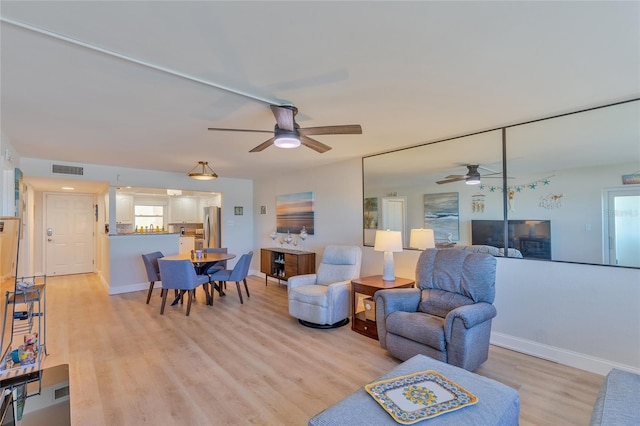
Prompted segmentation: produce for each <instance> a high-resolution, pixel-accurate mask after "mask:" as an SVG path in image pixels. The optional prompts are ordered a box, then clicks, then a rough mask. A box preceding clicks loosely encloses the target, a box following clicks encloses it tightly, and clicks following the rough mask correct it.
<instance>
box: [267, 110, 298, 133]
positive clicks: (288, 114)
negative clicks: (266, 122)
mask: <svg viewBox="0 0 640 426" xmlns="http://www.w3.org/2000/svg"><path fill="white" fill-rule="evenodd" d="M294 108H295V107H291V108H287V107H281V106H277V105H271V111H272V112H273V116H274V117H275V118H276V122H277V123H278V127H279V128H281V129H284V130H293V127H294V123H293V116H294Z"/></svg>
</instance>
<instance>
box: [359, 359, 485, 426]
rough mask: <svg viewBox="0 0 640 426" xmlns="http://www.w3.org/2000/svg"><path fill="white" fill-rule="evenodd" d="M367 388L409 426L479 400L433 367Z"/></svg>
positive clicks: (396, 419) (388, 410)
mask: <svg viewBox="0 0 640 426" xmlns="http://www.w3.org/2000/svg"><path fill="white" fill-rule="evenodd" d="M364 388H365V390H366V391H367V392H368V393H369V395H371V396H372V397H373V399H375V400H376V401H377V402H378V404H380V406H381V407H382V408H383V409H384V410H385V411H386V412H388V413H389V414H390V415H391V417H393V419H394V420H395V421H396V422H398V423H402V424H405V425H410V424H413V423H416V422H419V421H421V420H425V419H429V418H432V417H436V416H439V415H441V414H445V413H449V412H451V411H455V410H459V409H460V408H463V407H466V406H468V405H473V404H475V403H476V402H478V398H477V397H476V396H475V395H473V394H472V393H471V392H469V391H468V390H466V389H464V388H462V387H460V386H459V385H458V384H456V383H454V382H452V381H451V380H449V379H447V378H446V377H444V376H443V375H441V374H440V373H438V372H437V371H433V370H426V371H419V372H417V373H412V374H409V375H406V376H398V377H392V378H390V379H386V380H380V381H377V382H373V383H369V384H368V385H365V387H364Z"/></svg>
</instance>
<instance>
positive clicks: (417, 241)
mask: <svg viewBox="0 0 640 426" xmlns="http://www.w3.org/2000/svg"><path fill="white" fill-rule="evenodd" d="M435 246H436V242H435V238H434V236H433V229H422V228H420V229H412V230H411V236H410V237H409V247H411V248H417V249H420V250H424V249H428V248H434V247H435Z"/></svg>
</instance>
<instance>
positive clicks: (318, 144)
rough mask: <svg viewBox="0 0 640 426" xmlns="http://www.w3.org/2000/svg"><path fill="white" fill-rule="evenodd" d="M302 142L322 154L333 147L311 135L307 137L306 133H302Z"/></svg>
mask: <svg viewBox="0 0 640 426" xmlns="http://www.w3.org/2000/svg"><path fill="white" fill-rule="evenodd" d="M300 143H301V144H302V145H304V146H306V147H307V148H311V149H313V150H314V151H317V152H319V153H320V154H322V153H323V152H327V151H329V150H330V149H331V147H330V146H329V145H325V144H323V143H322V142H318V141H317V140H315V139H311V138H310V137H307V136H305V135H300Z"/></svg>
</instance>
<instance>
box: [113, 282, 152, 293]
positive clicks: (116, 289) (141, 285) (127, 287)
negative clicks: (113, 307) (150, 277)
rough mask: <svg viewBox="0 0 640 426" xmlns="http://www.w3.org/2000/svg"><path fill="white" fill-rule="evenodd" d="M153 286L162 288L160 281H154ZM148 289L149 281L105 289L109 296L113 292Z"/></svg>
mask: <svg viewBox="0 0 640 426" xmlns="http://www.w3.org/2000/svg"><path fill="white" fill-rule="evenodd" d="M155 288H162V286H161V285H160V283H156V285H155V286H154V289H155ZM142 290H149V283H148V282H146V283H136V284H129V285H119V286H117V287H108V288H107V291H108V292H109V296H113V295H114V294H122V293H132V292H134V291H142Z"/></svg>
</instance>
